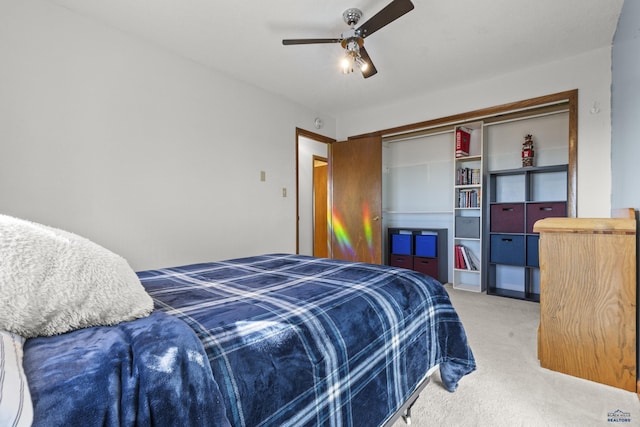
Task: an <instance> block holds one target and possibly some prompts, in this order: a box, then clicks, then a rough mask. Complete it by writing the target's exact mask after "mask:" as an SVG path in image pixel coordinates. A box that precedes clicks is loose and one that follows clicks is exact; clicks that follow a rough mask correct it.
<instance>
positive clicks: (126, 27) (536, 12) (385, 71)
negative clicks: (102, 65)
mask: <svg viewBox="0 0 640 427" xmlns="http://www.w3.org/2000/svg"><path fill="white" fill-rule="evenodd" d="M50 1H52V2H54V3H57V4H59V5H62V6H64V7H66V8H68V9H70V10H73V11H76V12H78V13H80V14H82V15H85V16H87V17H90V18H91V19H96V20H98V21H101V22H103V23H105V24H107V25H109V26H111V27H114V28H117V29H120V30H122V31H124V32H126V33H129V34H133V35H136V36H139V37H142V38H144V39H146V40H147V41H149V42H151V43H153V44H156V45H159V46H162V47H163V48H166V49H168V50H170V51H172V52H174V53H176V54H179V55H181V56H184V57H186V58H190V59H192V60H194V61H196V62H198V63H201V64H204V65H206V66H208V67H211V68H212V69H215V70H217V71H220V72H222V73H224V74H227V75H230V76H233V77H234V78H236V79H239V80H242V81H245V82H248V83H251V84H253V85H255V86H258V87H260V88H263V89H266V90H268V91H270V92H273V93H276V94H280V95H282V96H284V97H286V98H288V99H291V100H294V101H296V102H298V103H300V104H302V105H305V106H307V107H309V108H312V109H314V110H317V111H318V112H321V113H324V114H329V115H332V116H334V117H337V116H338V115H339V114H340V113H341V112H343V111H348V110H349V109H352V108H357V107H358V106H362V105H369V104H372V103H381V102H391V101H392V100H393V99H395V98H402V97H408V96H412V95H413V94H415V93H416V92H430V91H433V90H435V89H437V88H441V87H447V86H456V85H461V84H464V83H466V82H470V81H474V80H480V79H484V78H488V77H491V76H496V75H500V74H502V73H506V72H509V71H512V70H516V69H521V68H526V67H530V66H533V65H536V64H540V63H545V62H549V61H553V60H556V59H560V58H563V57H568V56H573V55H577V54H580V53H582V52H587V51H589V50H593V49H596V48H600V47H604V46H610V45H611V43H612V38H613V35H614V32H615V28H616V25H617V22H618V16H619V13H620V9H621V8H622V3H623V0H490V1H478V0H413V3H414V5H415V9H414V10H413V11H411V12H409V13H408V14H406V15H404V16H403V17H401V18H399V19H398V20H396V21H394V22H392V23H391V24H389V25H388V26H386V27H384V28H382V29H380V30H379V31H378V32H376V33H375V34H372V35H371V36H370V37H367V39H366V42H365V46H366V48H367V52H368V53H369V55H370V56H371V59H372V61H373V63H374V64H375V66H376V68H377V69H378V74H376V75H375V76H373V77H371V78H369V79H366V80H365V79H364V78H362V76H361V75H360V74H359V73H357V74H350V75H343V74H342V73H341V72H340V70H339V65H338V62H339V59H340V57H341V54H342V51H341V48H340V46H339V44H315V45H297V46H283V45H282V42H281V40H282V39H283V38H334V37H339V36H340V34H341V33H343V32H344V31H345V30H347V29H348V27H347V25H346V24H345V23H344V21H343V20H342V12H343V11H344V10H346V9H348V8H351V7H357V8H359V9H361V10H362V11H363V12H364V16H363V17H362V20H361V22H360V24H361V23H363V22H364V21H366V20H367V19H368V18H370V17H371V16H373V15H374V14H375V13H377V12H378V11H379V10H380V9H382V8H383V7H384V6H386V5H387V4H388V3H389V2H390V0H308V1H301V0H271V1H250V2H238V1H221V0H50Z"/></svg>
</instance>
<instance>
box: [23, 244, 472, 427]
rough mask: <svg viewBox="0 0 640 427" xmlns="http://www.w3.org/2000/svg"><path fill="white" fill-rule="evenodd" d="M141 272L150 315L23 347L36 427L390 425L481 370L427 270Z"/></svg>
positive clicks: (257, 267) (330, 266)
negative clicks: (433, 382) (430, 387)
mask: <svg viewBox="0 0 640 427" xmlns="http://www.w3.org/2000/svg"><path fill="white" fill-rule="evenodd" d="M137 277H138V278H139V280H140V282H141V284H142V286H143V287H144V290H145V292H146V293H147V294H148V295H149V296H150V297H151V298H152V301H153V311H152V312H151V313H150V314H149V315H144V316H141V317H139V318H136V319H134V320H129V321H123V322H119V323H117V324H114V325H98V326H91V327H82V328H76V329H74V330H72V331H69V332H65V333H61V334H56V335H53V336H37V337H33V338H29V339H27V340H26V341H25V342H24V347H23V348H24V355H23V360H22V364H23V367H24V372H25V380H26V382H28V390H30V399H31V402H32V405H33V426H47V427H49V426H63V425H64V426H69V425H82V426H93V425H104V426H118V425H127V426H129V425H130V426H133V425H157V426H175V425H185V426H227V425H231V426H383V425H391V424H392V423H393V422H394V421H395V420H396V419H397V417H398V416H399V415H402V414H403V413H405V412H406V410H407V408H408V407H410V405H411V404H412V403H413V401H414V400H415V399H416V398H417V394H418V393H419V391H420V390H421V389H422V388H423V387H424V386H425V384H427V382H428V379H429V375H430V374H431V373H432V372H434V370H436V369H439V371H440V377H441V384H442V386H443V387H445V388H446V389H447V390H449V391H451V392H453V391H454V390H455V389H456V388H457V386H458V383H459V381H460V380H461V378H462V377H463V376H464V375H466V374H468V373H470V372H472V371H473V370H474V369H475V361H474V358H473V355H472V352H471V350H470V348H469V346H468V345H467V340H466V336H465V332H464V328H463V326H462V324H461V322H460V319H459V317H458V315H457V314H456V312H455V310H454V308H453V307H452V305H451V304H450V301H449V298H448V295H447V292H446V290H445V288H444V287H443V286H442V285H441V284H440V283H439V282H438V281H436V280H435V279H433V278H430V277H428V276H425V275H422V274H420V273H417V272H413V271H409V270H404V269H400V268H393V267H388V266H381V265H371V264H364V263H352V262H344V261H338V260H330V259H321V258H313V257H307V256H301V255H291V254H267V255H261V256H254V257H247V258H242V259H232V260H226V261H219V262H211V263H203V264H194V265H187V266H181V267H173V268H165V269H157V270H150V271H143V272H139V273H137ZM27 403H28V402H27ZM16 425H17V424H16Z"/></svg>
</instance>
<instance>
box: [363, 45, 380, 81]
mask: <svg viewBox="0 0 640 427" xmlns="http://www.w3.org/2000/svg"><path fill="white" fill-rule="evenodd" d="M360 57H361V58H362V60H363V61H364V62H366V63H367V69H366V70H364V71H363V72H362V76H363V77H364V78H365V79H366V78H369V77H371V76H373V75H374V74H376V73H377V72H378V70H376V66H375V65H373V62H372V61H371V57H370V56H369V54H368V53H367V51H366V49H365V48H364V46H361V47H360Z"/></svg>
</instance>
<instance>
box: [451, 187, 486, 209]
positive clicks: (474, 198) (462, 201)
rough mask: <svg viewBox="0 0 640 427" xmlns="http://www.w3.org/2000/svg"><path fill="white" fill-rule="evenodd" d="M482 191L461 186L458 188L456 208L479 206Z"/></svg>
mask: <svg viewBox="0 0 640 427" xmlns="http://www.w3.org/2000/svg"><path fill="white" fill-rule="evenodd" d="M481 194H482V192H481V190H480V189H476V188H461V189H460V190H458V200H457V207H458V208H479V207H480V196H481Z"/></svg>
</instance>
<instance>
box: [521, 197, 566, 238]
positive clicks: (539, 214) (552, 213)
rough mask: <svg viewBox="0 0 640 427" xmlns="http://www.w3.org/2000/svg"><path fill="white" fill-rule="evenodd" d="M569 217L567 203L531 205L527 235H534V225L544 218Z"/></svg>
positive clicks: (528, 208) (528, 209) (529, 205)
mask: <svg viewBox="0 0 640 427" xmlns="http://www.w3.org/2000/svg"><path fill="white" fill-rule="evenodd" d="M565 216H567V203H566V202H552V203H529V204H528V205H527V233H533V224H535V222H536V221H538V220H539V219H543V218H551V217H565Z"/></svg>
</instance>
